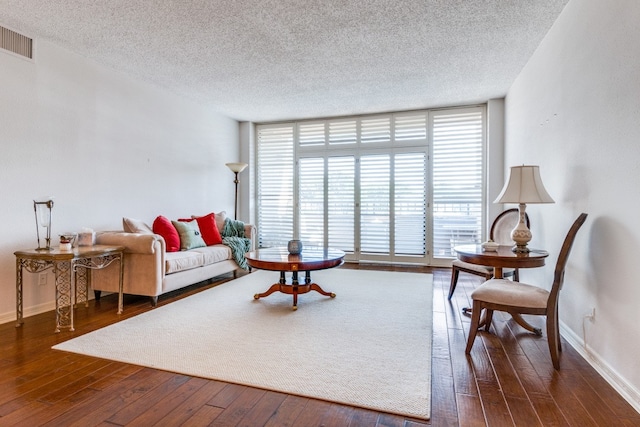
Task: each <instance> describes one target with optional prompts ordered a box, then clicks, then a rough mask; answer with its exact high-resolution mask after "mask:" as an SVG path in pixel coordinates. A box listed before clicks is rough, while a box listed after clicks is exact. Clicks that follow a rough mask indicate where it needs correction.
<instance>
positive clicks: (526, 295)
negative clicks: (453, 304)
mask: <svg viewBox="0 0 640 427" xmlns="http://www.w3.org/2000/svg"><path fill="white" fill-rule="evenodd" d="M471 298H472V299H473V300H474V301H483V302H485V303H489V304H500V305H512V306H518V307H526V308H546V307H547V300H548V299H549V291H547V290H546V289H542V288H540V287H538V286H533V285H527V284H526V283H521V282H514V281H511V280H505V279H491V280H487V281H486V282H484V283H483V284H482V285H480V286H478V287H477V288H476V289H475V290H474V291H473V292H472V293H471Z"/></svg>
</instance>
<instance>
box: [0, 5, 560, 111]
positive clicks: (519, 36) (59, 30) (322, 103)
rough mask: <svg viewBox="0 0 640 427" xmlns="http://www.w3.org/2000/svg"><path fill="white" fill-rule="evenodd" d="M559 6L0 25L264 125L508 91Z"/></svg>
mask: <svg viewBox="0 0 640 427" xmlns="http://www.w3.org/2000/svg"><path fill="white" fill-rule="evenodd" d="M567 1H568V0H535V1H529V0H457V1H454V0H395V1H389V0H360V1H348V0H286V1H278V0H263V1H260V0H235V1H233V0H209V1H207V0H192V1H186V0H174V1H171V0H164V1H161V0H156V1H150V0H146V1H142V0H104V1H90V0H46V1H42V0H0V25H4V26H7V27H9V28H11V29H14V30H16V31H19V32H22V33H24V34H25V35H27V36H30V37H34V38H35V39H36V42H37V40H38V39H46V40H49V41H51V42H53V43H55V44H57V45H60V46H63V47H65V48H66V49H69V50H71V51H73V52H76V53H78V54H80V55H83V56H85V57H88V58H91V59H93V60H95V61H97V62H99V63H101V64H104V65H106V66H108V67H111V68H114V69H117V70H120V71H122V72H124V73H127V74H130V75H132V76H135V77H137V78H142V79H144V80H147V81H150V82H153V83H155V84H157V85H160V86H163V87H165V88H168V89H169V90H171V91H173V92H175V93H178V94H181V95H186V96H189V97H192V98H196V99H198V100H199V101H200V102H203V103H205V104H207V105H209V106H212V107H214V108H215V109H217V110H218V111H220V112H221V113H222V114H224V115H227V116H229V117H232V118H234V119H237V120H249V121H255V122H264V121H275V120H287V119H299V118H310V117H326V116H341V115H351V114H364V113H373V112H386V111H399V110H411V109H418V108H429V107H442V106H450V105H463V104H471V103H477V102H485V101H486V100H488V99H491V98H498V97H503V96H504V95H505V94H506V91H507V89H508V88H509V86H510V85H511V83H512V82H513V80H514V79H515V78H516V76H517V75H518V73H519V72H520V70H521V69H522V67H523V66H524V65H525V64H526V62H527V60H528V59H529V58H530V56H531V55H532V54H533V52H534V51H535V49H536V47H537V46H538V45H539V44H540V42H541V40H542V39H543V37H544V36H545V34H546V33H547V32H548V30H549V28H551V25H552V24H553V23H554V21H555V20H556V18H557V17H558V15H559V14H560V12H561V11H562V9H563V7H564V6H565V4H566V3H567ZM36 54H37V51H36Z"/></svg>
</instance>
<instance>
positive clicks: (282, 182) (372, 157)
mask: <svg viewBox="0 0 640 427" xmlns="http://www.w3.org/2000/svg"><path fill="white" fill-rule="evenodd" d="M485 126H486V125H485V109H484V107H470V108H458V109H443V110H423V111H413V112H402V113H391V114H377V115H370V116H362V117H347V118H339V119H316V120H306V121H300V122H291V123H286V124H268V125H258V126H257V130H258V132H257V135H258V137H257V139H258V143H257V156H256V157H257V181H256V183H257V184H256V188H257V190H256V194H257V196H256V197H257V199H256V201H257V210H258V217H257V225H258V237H259V244H260V246H261V247H264V246H286V244H287V242H288V240H290V239H292V238H300V239H301V240H302V241H303V242H305V244H308V245H322V246H329V247H332V248H336V249H341V250H343V251H345V252H346V253H347V257H346V258H347V259H348V260H355V261H373V262H409V263H430V262H431V261H433V260H435V259H447V258H453V257H455V254H454V253H453V251H452V249H453V247H454V246H455V245H457V244H462V243H472V242H476V243H477V242H480V241H481V239H482V238H483V237H486V236H483V234H482V232H483V228H482V224H484V222H483V216H484V203H485V201H484V186H485V184H484V167H485V166H484V164H485V163H484V149H485V147H484V146H485ZM442 262H445V261H440V262H436V264H438V263H442Z"/></svg>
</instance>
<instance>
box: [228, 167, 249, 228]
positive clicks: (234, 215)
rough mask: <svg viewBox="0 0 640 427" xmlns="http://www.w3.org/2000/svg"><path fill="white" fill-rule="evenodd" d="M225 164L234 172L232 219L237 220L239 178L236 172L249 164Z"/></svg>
mask: <svg viewBox="0 0 640 427" xmlns="http://www.w3.org/2000/svg"><path fill="white" fill-rule="evenodd" d="M225 165H226V166H227V167H228V168H229V169H231V172H233V173H235V174H236V178H235V179H234V180H233V182H234V184H236V204H235V210H234V214H233V219H235V220H237V219H238V183H239V182H240V180H239V179H238V174H239V173H240V172H242V171H243V170H244V169H245V168H246V167H247V166H249V165H247V164H246V163H225Z"/></svg>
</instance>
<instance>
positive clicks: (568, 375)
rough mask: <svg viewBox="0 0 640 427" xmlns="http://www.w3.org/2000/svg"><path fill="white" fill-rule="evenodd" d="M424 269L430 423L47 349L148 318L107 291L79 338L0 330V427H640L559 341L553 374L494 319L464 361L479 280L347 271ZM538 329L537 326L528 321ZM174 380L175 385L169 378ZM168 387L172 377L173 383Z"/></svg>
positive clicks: (177, 295) (31, 324)
mask: <svg viewBox="0 0 640 427" xmlns="http://www.w3.org/2000/svg"><path fill="white" fill-rule="evenodd" d="M341 268H357V269H368V270H376V269H383V270H387V271H412V272H423V273H424V272H427V273H428V272H431V273H433V279H434V280H433V285H434V289H433V297H434V304H433V335H432V343H433V351H432V379H431V382H432V387H431V393H432V397H431V415H432V416H431V419H430V420H428V421H425V422H423V421H422V420H416V419H411V418H407V417H401V416H398V415H392V414H385V413H380V412H376V411H371V410H367V409H362V408H355V407H351V406H348V405H340V404H337V403H331V402H325V401H321V400H315V399H309V398H305V397H300V396H294V395H287V394H284V393H277V392H273V391H266V390H260V389H255V388H251V387H246V386H242V385H237V384H228V383H224V382H219V381H213V380H206V379H202V378H195V377H188V376H180V375H177V374H173V373H169V372H163V371H157V370H154V369H150V368H144V367H140V366H135V365H129V364H126V363H120V362H109V361H104V360H101V359H97V358H92V357H88V356H82V355H76V354H72V353H66V352H61V351H57V350H52V349H51V346H53V345H55V344H57V343H59V342H63V341H66V340H68V339H70V338H73V337H75V336H79V335H82V334H85V333H87V332H90V331H93V330H96V329H99V328H101V327H104V326H107V325H110V324H113V323H115V322H118V321H120V320H124V319H127V318H130V317H132V316H135V315H138V314H141V313H145V312H147V311H149V310H152V309H153V308H152V307H151V304H150V303H149V300H148V299H147V298H142V297H136V296H125V312H124V313H123V314H122V315H117V314H116V310H117V296H116V295H107V296H105V297H103V298H102V299H101V301H99V302H96V301H93V300H92V301H91V302H90V304H89V307H84V306H80V307H78V308H77V309H76V316H75V325H76V331H75V332H70V331H63V332H61V333H59V334H54V333H53V324H54V322H55V315H54V313H53V312H47V313H43V314H39V315H36V316H31V317H29V318H27V319H25V324H24V325H23V326H22V327H20V328H16V327H15V322H10V323H6V324H2V325H0V425H1V426H5V425H12V424H16V425H29V426H42V425H49V426H61V425H64V426H65V427H66V426H73V425H77V426H82V427H85V426H89V425H104V426H111V427H113V426H115V425H135V424H140V425H143V424H147V425H159V426H171V427H173V426H176V425H183V426H206V425H230V426H242V425H244V426H252V425H258V426H259V425H264V426H270V427H275V426H277V427H280V426H305V427H306V426H314V425H325V426H331V425H345V426H354V427H356V426H357V427H360V426H376V425H379V426H403V427H420V426H426V425H430V426H483V425H490V426H502V425H509V426H511V425H524V426H527V427H528V426H529V425H543V426H545V427H546V426H555V425H557V426H567V425H568V426H580V427H582V426H595V425H605V426H607V427H608V426H610V425H620V426H636V425H640V414H638V413H637V412H636V411H635V410H634V409H633V407H632V406H631V405H630V404H629V403H628V402H626V401H625V400H624V399H623V398H622V397H621V396H620V395H619V394H618V393H616V391H615V390H614V389H613V387H611V386H610V385H609V384H608V383H607V382H606V381H605V380H604V379H603V378H602V377H601V376H600V375H599V374H598V373H597V372H596V371H595V370H594V369H593V368H592V367H591V366H590V365H589V364H588V363H587V362H586V361H585V360H584V359H583V358H582V357H581V356H580V355H579V354H578V352H576V351H575V350H574V349H573V348H571V347H570V346H568V344H566V343H565V342H564V340H563V344H564V351H563V352H562V355H561V364H562V368H561V371H560V372H557V371H555V369H553V366H552V365H551V359H550V356H549V351H548V347H547V344H546V338H545V337H537V336H535V335H533V334H531V333H529V332H528V331H525V330H524V329H522V328H521V327H520V326H519V325H517V324H515V323H514V322H513V320H512V319H511V318H510V316H508V315H506V314H501V313H496V315H495V316H494V326H493V328H492V331H491V333H490V334H486V333H484V332H481V333H479V334H478V337H477V338H476V343H475V345H474V347H473V350H472V352H471V355H469V356H467V355H465V354H464V348H465V346H466V338H467V334H468V332H469V331H468V328H469V326H470V319H469V317H468V316H466V315H464V314H462V312H461V309H462V307H468V306H470V297H469V295H470V293H471V291H472V290H473V289H474V288H475V287H476V286H478V285H479V284H480V283H481V282H482V279H480V278H478V277H476V276H472V275H465V274H461V275H460V280H459V284H458V287H457V289H456V292H455V294H454V296H453V298H452V300H451V301H449V300H448V299H447V294H448V291H449V281H450V277H451V276H450V269H432V268H428V267H407V266H381V265H351V264H349V265H345V266H343V267H341ZM231 278H232V276H231V275H225V276H223V277H220V278H217V279H215V280H212V281H208V282H203V283H201V284H197V285H195V286H192V287H188V288H185V289H182V290H179V291H175V292H171V293H169V294H166V295H163V296H162V297H161V298H160V300H159V303H158V305H160V306H162V305H166V304H171V303H172V302H173V301H177V300H180V299H183V298H186V297H187V296H190V295H197V294H198V293H199V292H201V291H203V290H205V289H209V288H211V287H212V286H216V285H218V284H220V283H223V282H226V281H229V280H231ZM531 317H532V318H531V319H527V320H530V321H531V322H532V323H536V324H537V325H541V326H544V319H543V318H541V317H536V316H531ZM176 378H181V379H180V380H177V379H176ZM172 379H173V380H172Z"/></svg>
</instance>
